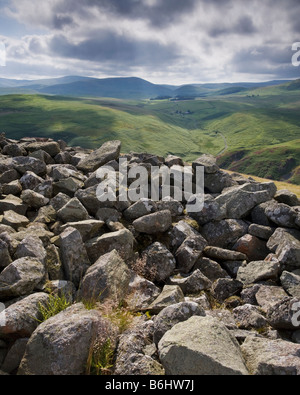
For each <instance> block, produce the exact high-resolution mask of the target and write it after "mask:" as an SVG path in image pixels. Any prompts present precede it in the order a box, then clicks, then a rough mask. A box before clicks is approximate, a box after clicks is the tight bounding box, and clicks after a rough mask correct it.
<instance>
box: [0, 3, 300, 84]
mask: <svg viewBox="0 0 300 395" xmlns="http://www.w3.org/2000/svg"><path fill="white" fill-rule="evenodd" d="M299 16H300V1H299V0H251V1H250V0H0V78H15V79H41V78H49V77H62V76H66V75H81V76H88V77H97V78H107V77H129V76H130V77H131V76H135V77H140V78H144V79H146V80H148V81H151V82H153V83H159V84H172V85H181V84H189V83H205V82H241V81H243V82H244V81H251V82H252V81H253V82H254V81H268V80H274V79H280V80H282V79H295V78H300V66H299V67H295V66H293V65H292V61H291V59H292V56H293V55H294V54H295V51H294V52H293V51H292V45H293V43H295V42H299V50H300V18H299ZM4 48H5V51H4ZM4 53H5V57H6V59H5V62H4V59H3V58H4ZM1 58H2V62H1ZM299 58H300V54H299ZM4 64H5V66H4Z"/></svg>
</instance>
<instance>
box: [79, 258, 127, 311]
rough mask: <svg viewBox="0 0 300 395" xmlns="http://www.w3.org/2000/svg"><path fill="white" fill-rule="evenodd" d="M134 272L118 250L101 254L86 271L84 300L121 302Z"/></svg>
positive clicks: (83, 283) (83, 290) (83, 289)
mask: <svg viewBox="0 0 300 395" xmlns="http://www.w3.org/2000/svg"><path fill="white" fill-rule="evenodd" d="M131 276H132V273H131V271H130V270H129V268H128V266H127V265H126V264H125V262H124V261H123V259H122V258H121V257H120V255H119V254H118V252H117V251H116V250H113V251H111V252H109V253H108V254H105V255H103V256H101V257H100V258H99V259H98V261H97V262H96V263H95V264H94V265H92V266H91V267H90V268H89V269H88V270H87V271H86V273H85V276H84V277H83V280H82V284H81V287H80V295H81V297H82V299H83V300H99V301H103V300H105V299H110V300H112V301H115V302H117V303H120V302H121V301H122V300H123V299H124V298H125V297H126V295H127V293H128V287H129V283H130V280H131Z"/></svg>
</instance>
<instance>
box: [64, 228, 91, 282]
mask: <svg viewBox="0 0 300 395" xmlns="http://www.w3.org/2000/svg"><path fill="white" fill-rule="evenodd" d="M60 241H61V244H60V252H61V260H62V264H63V268H64V272H65V276H66V280H68V281H72V282H73V283H74V285H75V286H76V287H78V286H79V284H80V281H81V280H82V278H83V276H84V274H85V272H86V271H87V269H88V268H89V267H90V260H89V258H88V255H87V252H86V249H85V246H84V243H83V241H82V237H81V235H80V233H79V231H78V230H77V229H75V228H67V229H66V230H65V231H64V232H63V233H62V234H61V235H60Z"/></svg>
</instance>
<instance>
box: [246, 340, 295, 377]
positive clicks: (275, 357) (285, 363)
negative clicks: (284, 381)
mask: <svg viewBox="0 0 300 395" xmlns="http://www.w3.org/2000/svg"><path fill="white" fill-rule="evenodd" d="M241 348H242V352H243V355H244V358H245V360H246V365H247V368H248V369H249V372H250V373H251V375H255V376H276V375H278V376H290V375H293V376H298V375H299V374H300V345H297V344H293V343H291V342H287V341H284V340H270V339H264V338H258V337H252V336H251V337H250V336H249V337H247V338H246V341H245V342H244V343H243V345H242V347H241Z"/></svg>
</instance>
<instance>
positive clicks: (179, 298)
mask: <svg viewBox="0 0 300 395" xmlns="http://www.w3.org/2000/svg"><path fill="white" fill-rule="evenodd" d="M180 302H184V295H183V292H182V291H181V288H180V287H179V286H178V285H165V286H164V288H163V290H162V292H161V294H160V295H159V296H158V297H157V299H155V300H154V302H153V303H151V305H150V306H149V307H148V310H149V311H151V312H152V313H153V314H158V313H159V312H160V311H161V310H163V309H165V308H166V307H168V306H171V305H173V304H177V303H180Z"/></svg>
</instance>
